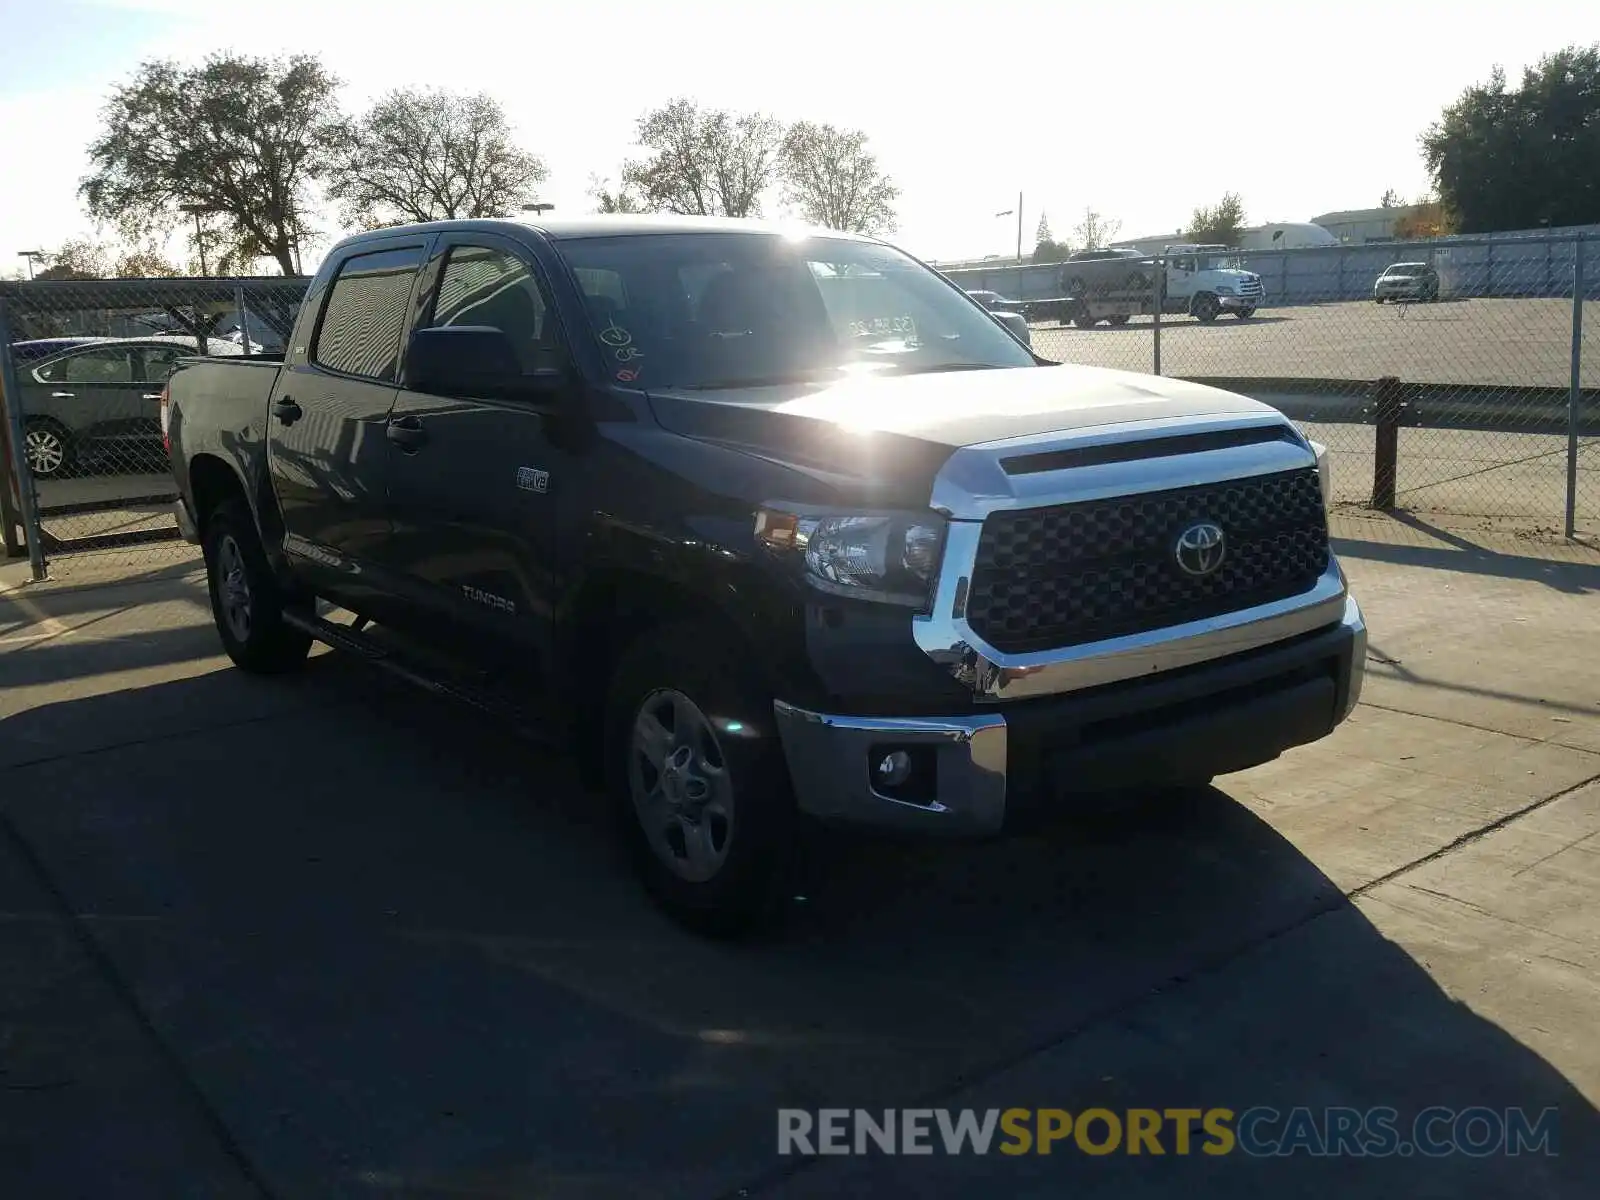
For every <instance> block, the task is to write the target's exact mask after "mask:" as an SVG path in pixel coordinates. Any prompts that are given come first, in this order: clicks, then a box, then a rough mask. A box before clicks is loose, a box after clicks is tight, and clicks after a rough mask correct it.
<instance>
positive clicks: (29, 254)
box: [17, 250, 50, 280]
mask: <svg viewBox="0 0 1600 1200" xmlns="http://www.w3.org/2000/svg"><path fill="white" fill-rule="evenodd" d="M17 257H18V258H25V259H27V260H28V278H29V280H32V279H33V260H34V259H36V258H49V257H50V256H49V255H48V254H46V253H45V252H44V251H43V250H18V251H17Z"/></svg>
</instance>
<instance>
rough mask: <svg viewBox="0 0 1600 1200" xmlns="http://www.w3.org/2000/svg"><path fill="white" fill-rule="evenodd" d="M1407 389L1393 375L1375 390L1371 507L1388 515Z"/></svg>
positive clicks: (1385, 377) (1373, 395)
mask: <svg viewBox="0 0 1600 1200" xmlns="http://www.w3.org/2000/svg"><path fill="white" fill-rule="evenodd" d="M1404 397H1405V388H1404V386H1403V385H1402V384H1401V382H1400V380H1399V379H1398V378H1397V377H1395V376H1393V375H1385V376H1384V377H1383V378H1382V379H1380V380H1378V382H1377V384H1376V386H1374V388H1373V391H1372V407H1373V421H1374V424H1375V425H1376V428H1375V429H1374V430H1373V446H1372V507H1373V508H1376V509H1378V510H1380V511H1383V512H1388V511H1390V510H1391V509H1393V508H1394V506H1395V480H1396V477H1397V476H1398V474H1399V465H1400V417H1401V414H1402V413H1403V412H1404V411H1405V399H1404Z"/></svg>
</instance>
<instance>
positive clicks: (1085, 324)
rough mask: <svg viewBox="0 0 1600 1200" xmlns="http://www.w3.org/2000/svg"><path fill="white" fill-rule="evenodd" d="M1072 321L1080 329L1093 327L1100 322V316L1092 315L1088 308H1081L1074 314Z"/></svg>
mask: <svg viewBox="0 0 1600 1200" xmlns="http://www.w3.org/2000/svg"><path fill="white" fill-rule="evenodd" d="M1072 323H1073V324H1074V325H1076V326H1077V327H1078V328H1079V329H1093V328H1094V327H1095V325H1097V324H1098V323H1099V318H1097V317H1093V316H1090V315H1089V310H1088V309H1079V310H1078V311H1077V312H1075V313H1073V314H1072Z"/></svg>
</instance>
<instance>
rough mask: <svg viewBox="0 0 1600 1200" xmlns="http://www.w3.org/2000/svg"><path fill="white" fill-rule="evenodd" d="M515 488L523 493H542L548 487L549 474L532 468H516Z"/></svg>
mask: <svg viewBox="0 0 1600 1200" xmlns="http://www.w3.org/2000/svg"><path fill="white" fill-rule="evenodd" d="M517 486H518V487H519V488H521V489H522V490H523V491H525V492H542V491H545V490H546V489H547V488H549V486H550V472H549V471H536V470H535V469H534V468H532V467H518V468H517Z"/></svg>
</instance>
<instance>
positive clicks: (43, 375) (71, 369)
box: [39, 350, 133, 384]
mask: <svg viewBox="0 0 1600 1200" xmlns="http://www.w3.org/2000/svg"><path fill="white" fill-rule="evenodd" d="M39 378H40V379H43V380H46V381H48V382H50V383H84V384H97V383H99V384H107V383H132V382H133V360H132V357H131V355H130V354H129V353H128V351H127V350H87V351H85V352H84V353H82V354H74V355H71V356H70V357H68V358H63V359H60V360H59V361H57V362H53V363H47V364H46V365H45V366H43V367H40V368H39Z"/></svg>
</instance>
